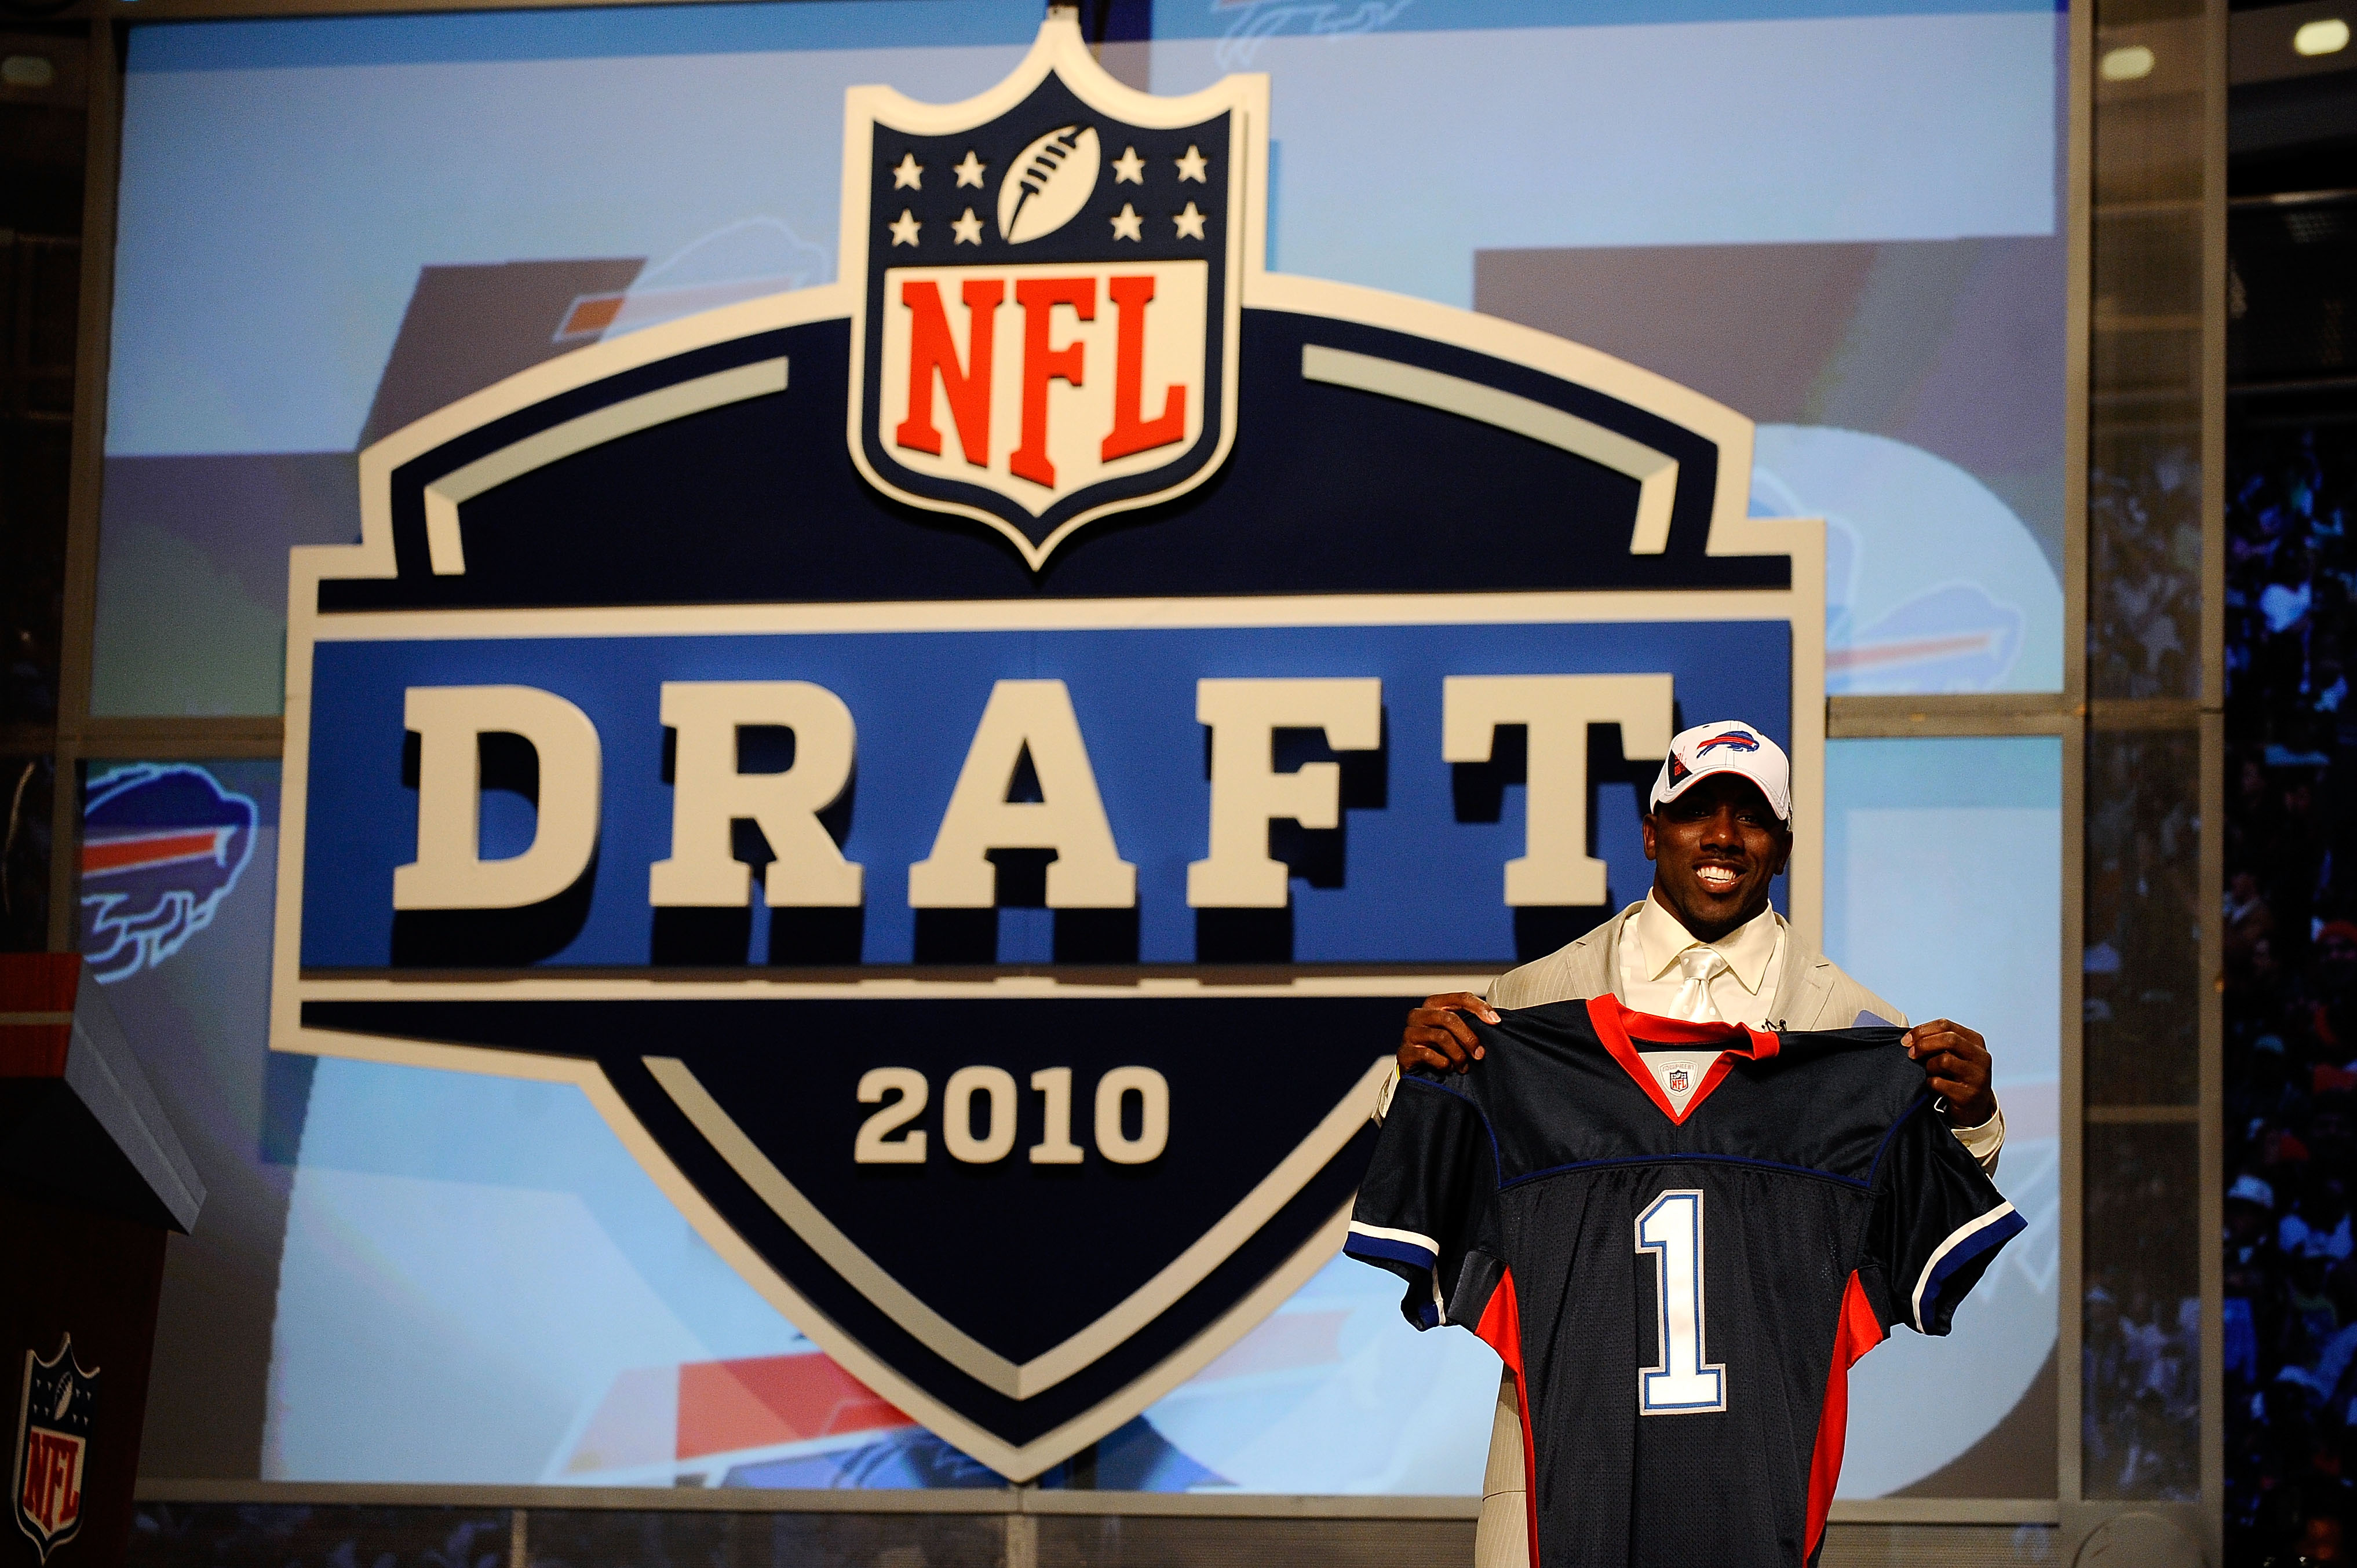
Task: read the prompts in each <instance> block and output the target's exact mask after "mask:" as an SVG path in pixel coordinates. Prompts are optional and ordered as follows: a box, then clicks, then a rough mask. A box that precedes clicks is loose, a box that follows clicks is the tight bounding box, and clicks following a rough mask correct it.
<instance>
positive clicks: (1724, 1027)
mask: <svg viewBox="0 0 2357 1568" xmlns="http://www.w3.org/2000/svg"><path fill="white" fill-rule="evenodd" d="M1587 1021H1588V1022H1589V1023H1590V1024H1592V1025H1594V1026H1595V1027H1596V1037H1597V1038H1598V1040H1601V1041H1602V1042H1603V1043H1604V1048H1605V1049H1606V1050H1608V1051H1609V1052H1611V1053H1612V1059H1613V1060H1614V1061H1617V1062H1619V1063H1620V1070H1621V1071H1623V1072H1625V1073H1627V1074H1628V1075H1629V1077H1630V1079H1631V1080H1632V1081H1634V1082H1635V1084H1636V1085H1637V1087H1638V1088H1640V1089H1641V1090H1644V1091H1645V1098H1646V1099H1648V1100H1650V1101H1652V1102H1653V1105H1654V1107H1655V1109H1657V1110H1659V1111H1660V1112H1661V1113H1662V1114H1663V1115H1664V1116H1666V1117H1668V1118H1669V1119H1670V1122H1671V1123H1672V1125H1674V1126H1684V1124H1685V1121H1686V1118H1687V1117H1689V1116H1692V1115H1693V1114H1694V1113H1695V1111H1696V1110H1698V1109H1700V1107H1701V1105H1702V1102H1703V1101H1706V1100H1707V1099H1709V1098H1710V1092H1711V1090H1714V1089H1717V1087H1718V1086H1719V1084H1720V1083H1721V1082H1722V1081H1723V1080H1724V1079H1726V1077H1727V1073H1728V1072H1729V1071H1730V1070H1731V1069H1733V1068H1734V1066H1735V1061H1736V1058H1738V1057H1741V1058H1746V1059H1748V1060H1750V1061H1766V1060H1768V1059H1769V1058H1771V1057H1773V1056H1774V1055H1775V1054H1776V1051H1777V1048H1778V1047H1779V1046H1780V1045H1781V1043H1782V1042H1781V1041H1780V1040H1779V1039H1778V1038H1777V1036H1774V1035H1772V1034H1770V1033H1769V1032H1768V1031H1767V1030H1765V1029H1754V1028H1751V1027H1750V1026H1748V1025H1743V1024H1696V1023H1692V1022H1689V1021H1688V1020H1686V1019H1683V1018H1657V1017H1654V1016H1652V1015H1650V1014H1646V1013H1638V1012H1634V1011H1632V1010H1631V1009H1630V1008H1627V1007H1624V1006H1622V1005H1621V1004H1620V998H1619V997H1617V996H1591V997H1589V998H1588V999H1587ZM1632 1022H1633V1023H1634V1024H1635V1025H1636V1026H1637V1027H1638V1028H1639V1029H1640V1030H1641V1031H1642V1033H1643V1035H1644V1037H1645V1042H1646V1043H1647V1044H1648V1045H1655V1046H1682V1047H1686V1048H1688V1049H1695V1048H1702V1049H1708V1048H1709V1047H1714V1046H1716V1047H1718V1059H1717V1061H1715V1062H1713V1063H1711V1065H1710V1070H1709V1071H1708V1072H1706V1073H1705V1074H1704V1075H1703V1079H1702V1083H1701V1084H1700V1085H1699V1086H1698V1087H1697V1088H1696V1089H1695V1091H1694V1098H1693V1099H1691V1100H1688V1101H1686V1108H1685V1110H1684V1112H1680V1111H1677V1110H1676V1109H1674V1108H1673V1107H1672V1106H1671V1104H1670V1098H1669V1096H1668V1095H1666V1094H1663V1092H1662V1086H1661V1085H1660V1084H1659V1083H1656V1082H1655V1081H1654V1080H1653V1074H1652V1069H1649V1068H1647V1067H1646V1066H1645V1061H1644V1058H1643V1057H1642V1056H1641V1055H1640V1054H1639V1052H1638V1050H1637V1043H1636V1041H1635V1040H1633V1039H1631V1037H1630V1034H1629V1029H1630V1026H1631V1023H1632Z"/></svg>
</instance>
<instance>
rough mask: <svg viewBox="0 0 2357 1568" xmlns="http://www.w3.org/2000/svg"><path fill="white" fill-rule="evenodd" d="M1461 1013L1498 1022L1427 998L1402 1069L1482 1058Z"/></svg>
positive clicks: (1464, 1064)
mask: <svg viewBox="0 0 2357 1568" xmlns="http://www.w3.org/2000/svg"><path fill="white" fill-rule="evenodd" d="M1462 1013H1470V1014H1472V1015H1473V1016H1475V1017H1476V1018H1479V1019H1480V1020H1481V1022H1483V1023H1484V1024H1494V1023H1496V1022H1497V1021H1498V1015H1497V1014H1496V1013H1495V1012H1494V1011H1493V1010H1491V1006H1490V1004H1488V1003H1487V1002H1484V1001H1482V1000H1481V999H1480V997H1479V996H1476V995H1474V994H1473V993H1471V992H1469V991H1451V992H1448V993H1446V994H1444V995H1440V996H1427V997H1426V998H1425V999H1424V1005H1423V1006H1421V1007H1418V1008H1417V1009H1415V1011H1414V1012H1412V1013H1410V1014H1409V1015H1407V1027H1406V1029H1405V1030H1404V1031H1402V1033H1401V1035H1400V1048H1399V1066H1400V1071H1402V1072H1405V1071H1407V1070H1408V1069H1410V1068H1419V1067H1437V1068H1440V1069H1443V1070H1451V1069H1453V1070H1455V1071H1457V1072H1463V1071H1465V1070H1466V1069H1468V1068H1469V1067H1471V1066H1472V1065H1473V1064H1474V1063H1475V1062H1476V1061H1479V1060H1480V1058H1481V1045H1480V1041H1479V1040H1477V1039H1475V1038H1474V1037H1473V1030H1472V1027H1471V1026H1469V1025H1468V1024H1467V1023H1466V1022H1465V1020H1464V1019H1463V1018H1462V1017H1460V1016H1459V1014H1462ZM1984 1059H1986V1058H1984ZM1987 1076H1988V1075H1987V1074H1986V1073H1983V1074H1982V1081H1983V1082H1986V1081H1987Z"/></svg>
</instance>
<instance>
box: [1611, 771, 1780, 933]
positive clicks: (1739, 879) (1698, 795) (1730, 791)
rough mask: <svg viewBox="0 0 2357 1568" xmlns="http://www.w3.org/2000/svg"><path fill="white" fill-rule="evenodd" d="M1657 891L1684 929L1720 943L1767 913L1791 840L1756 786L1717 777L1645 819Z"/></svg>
mask: <svg viewBox="0 0 2357 1568" xmlns="http://www.w3.org/2000/svg"><path fill="white" fill-rule="evenodd" d="M1644 825H1645V858H1646V859H1648V860H1650V861H1652V863H1653V890H1654V891H1655V892H1656V893H1658V894H1659V895H1660V896H1661V900H1662V902H1663V904H1665V905H1667V906H1668V907H1669V910H1670V913H1672V914H1673V915H1675V916H1676V917H1677V918H1678V920H1679V922H1680V923H1681V924H1683V925H1684V927H1685V929H1687V930H1689V931H1691V932H1692V933H1694V935H1695V936H1696V937H1698V938H1701V939H1702V940H1705V941H1716V940H1717V939H1718V938H1719V937H1721V936H1724V935H1725V934H1726V933H1727V932H1728V931H1731V930H1733V929H1735V928H1736V927H1738V926H1739V925H1741V924H1742V923H1743V922H1744V921H1746V920H1749V919H1750V918H1752V917H1753V916H1755V915H1757V914H1759V913H1760V910H1762V909H1764V908H1767V907H1768V884H1769V883H1770V881H1771V880H1772V879H1773V878H1774V877H1775V875H1776V874H1777V873H1779V872H1781V871H1782V870H1783V869H1784V862H1785V860H1786V859H1787V858H1788V857H1789V856H1790V855H1791V854H1792V832H1790V831H1789V830H1788V829H1787V828H1786V827H1785V826H1784V824H1783V823H1781V822H1778V821H1777V820H1776V814H1775V813H1774V812H1773V811H1770V810H1769V809H1768V800H1767V797H1765V796H1763V795H1762V794H1760V788H1759V786H1758V785H1756V784H1754V783H1752V782H1751V781H1750V780H1749V779H1745V778H1742V777H1740V776H1738V775H1736V774H1732V773H1717V774H1713V775H1712V776H1711V777H1709V778H1707V779H1702V780H1700V781H1698V782H1697V783H1696V784H1695V786H1694V787H1693V788H1692V789H1688V790H1687V791H1686V792H1685V793H1684V794H1683V795H1680V796H1679V797H1678V798H1677V799H1676V800H1668V801H1664V802H1663V804H1662V805H1661V807H1660V808H1659V809H1658V810H1656V811H1653V812H1652V814H1651V815H1649V816H1647V817H1646V818H1645V819H1644Z"/></svg>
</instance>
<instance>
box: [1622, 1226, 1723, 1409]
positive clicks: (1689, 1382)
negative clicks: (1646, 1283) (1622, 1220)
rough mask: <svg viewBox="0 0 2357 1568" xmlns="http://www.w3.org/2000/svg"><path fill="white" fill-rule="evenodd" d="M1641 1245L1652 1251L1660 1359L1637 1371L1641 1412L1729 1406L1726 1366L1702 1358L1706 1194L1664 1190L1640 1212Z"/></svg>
mask: <svg viewBox="0 0 2357 1568" xmlns="http://www.w3.org/2000/svg"><path fill="white" fill-rule="evenodd" d="M1637 1251H1640V1252H1651V1253H1652V1255H1653V1299H1654V1301H1655V1302H1657V1303H1658V1304H1659V1305H1660V1308H1661V1310H1660V1314H1659V1323H1660V1336H1661V1337H1660V1339H1659V1340H1658V1342H1657V1349H1658V1352H1659V1354H1660V1356H1661V1359H1660V1360H1659V1361H1656V1362H1655V1363H1654V1364H1653V1365H1652V1366H1650V1367H1643V1368H1640V1369H1638V1372H1637V1411H1638V1413H1639V1414H1641V1415H1693V1414H1698V1413H1700V1412H1705V1411H1717V1410H1725V1409H1726V1408H1727V1368H1726V1367H1725V1366H1724V1365H1723V1364H1722V1365H1718V1366H1710V1367H1706V1366H1704V1365H1703V1364H1702V1336H1703V1300H1702V1293H1703V1268H1702V1194H1701V1193H1700V1192H1697V1191H1695V1190H1694V1189H1692V1188H1686V1189H1684V1190H1680V1191H1675V1192H1665V1193H1663V1194H1662V1195H1661V1196H1660V1197H1657V1198H1655V1199H1653V1201H1652V1205H1651V1206H1650V1207H1649V1208H1646V1210H1645V1212H1644V1213H1642V1214H1640V1215H1639V1216H1637Z"/></svg>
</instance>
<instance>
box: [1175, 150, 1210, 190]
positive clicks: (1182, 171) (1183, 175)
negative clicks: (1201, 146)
mask: <svg viewBox="0 0 2357 1568" xmlns="http://www.w3.org/2000/svg"><path fill="white" fill-rule="evenodd" d="M1203 167H1204V165H1203V155H1202V154H1201V153H1200V152H1198V151H1196V149H1195V146H1194V145H1193V144H1192V143H1189V144H1188V147H1187V156H1185V157H1183V158H1180V159H1179V178H1180V179H1191V180H1193V181H1194V182H1195V183H1196V184H1198V185H1208V184H1210V183H1211V182H1210V181H1209V180H1207V179H1205V178H1204V177H1203Z"/></svg>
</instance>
